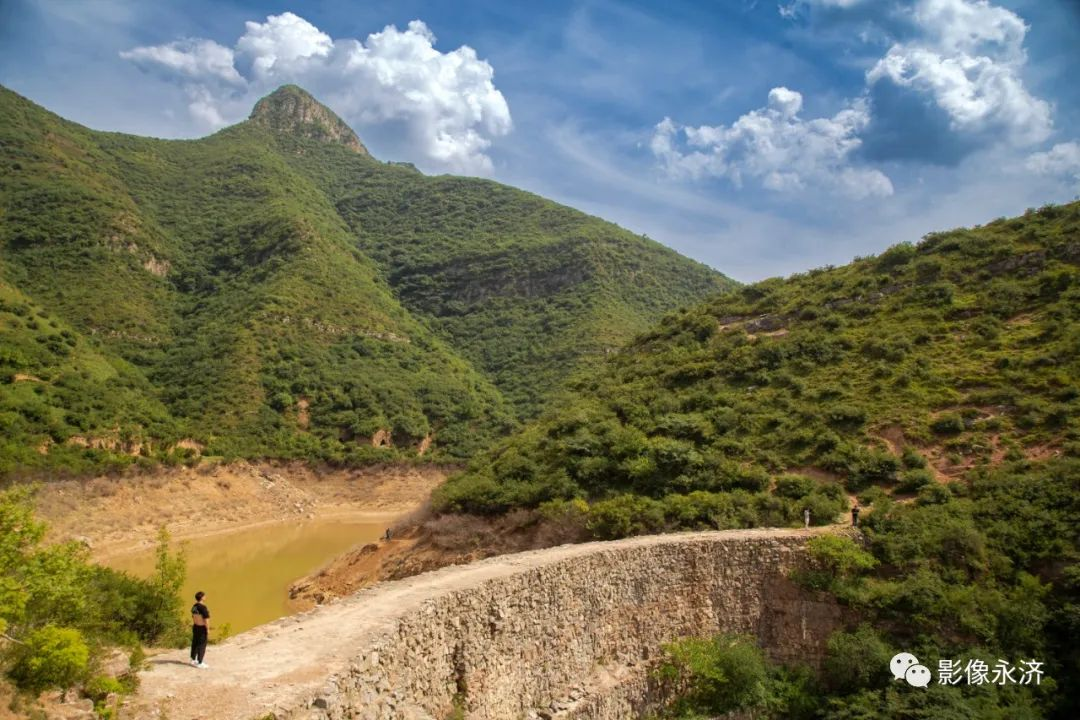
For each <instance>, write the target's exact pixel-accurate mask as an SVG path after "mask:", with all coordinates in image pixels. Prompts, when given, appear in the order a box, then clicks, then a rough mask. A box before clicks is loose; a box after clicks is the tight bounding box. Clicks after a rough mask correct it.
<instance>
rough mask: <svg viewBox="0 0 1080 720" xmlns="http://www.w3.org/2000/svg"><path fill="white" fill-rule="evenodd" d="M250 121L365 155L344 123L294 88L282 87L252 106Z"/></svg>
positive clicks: (320, 104)
mask: <svg viewBox="0 0 1080 720" xmlns="http://www.w3.org/2000/svg"><path fill="white" fill-rule="evenodd" d="M249 119H250V120H251V122H253V123H255V124H256V125H262V126H264V127H267V128H269V129H271V130H273V131H274V132H279V133H283V134H286V135H292V136H293V137H301V138H312V139H314V140H321V141H323V142H329V143H337V144H338V145H344V146H345V147H347V148H350V149H352V150H354V151H355V152H357V153H359V154H361V155H367V154H368V151H367V148H365V147H364V145H363V144H362V143H361V142H360V138H358V137H357V136H356V133H354V132H353V131H352V128H350V127H349V126H348V125H346V124H345V121H344V120H342V119H341V118H339V117H338V116H337V115H335V114H334V113H333V111H332V110H330V108H328V107H326V106H325V105H323V104H322V103H320V102H319V101H318V100H316V99H315V98H313V97H311V95H309V94H308V93H307V91H305V90H303V89H302V88H299V87H297V86H296V85H282V86H281V87H279V88H278V89H277V90H275V91H274V92H272V93H271V94H269V95H267V96H266V97H264V98H263V99H262V100H260V101H259V102H257V103H256V104H255V109H253V110H252V111H251V117H250V118H249Z"/></svg>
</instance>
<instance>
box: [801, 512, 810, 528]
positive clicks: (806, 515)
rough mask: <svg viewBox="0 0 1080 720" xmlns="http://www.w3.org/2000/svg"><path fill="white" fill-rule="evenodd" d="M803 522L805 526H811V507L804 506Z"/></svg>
mask: <svg viewBox="0 0 1080 720" xmlns="http://www.w3.org/2000/svg"><path fill="white" fill-rule="evenodd" d="M802 524H803V527H804V528H808V527H810V508H803V511H802Z"/></svg>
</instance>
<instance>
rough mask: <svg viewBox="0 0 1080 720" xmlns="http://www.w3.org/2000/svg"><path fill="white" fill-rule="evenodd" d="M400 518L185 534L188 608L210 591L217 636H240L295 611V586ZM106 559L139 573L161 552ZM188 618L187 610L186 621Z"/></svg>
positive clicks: (149, 567) (147, 572) (146, 570)
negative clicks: (292, 596) (291, 599)
mask: <svg viewBox="0 0 1080 720" xmlns="http://www.w3.org/2000/svg"><path fill="white" fill-rule="evenodd" d="M391 522H392V519H391V518H386V519H380V520H379V521H378V522H351V521H342V520H307V521H297V522H291V523H274V524H270V525H260V526H256V527H253V528H249V529H244V530H237V531H233V532H228V533H223V534H218V535H212V536H208V537H204V538H196V539H194V540H185V541H183V542H182V543H180V545H182V546H184V547H185V548H186V552H187V580H186V581H185V583H184V589H183V597H184V609H185V612H186V610H187V608H188V606H190V605H191V604H192V603H193V602H194V595H195V593H196V592H197V591H199V590H202V591H203V592H205V593H206V599H205V600H204V602H205V603H206V605H207V606H208V607H209V608H210V615H211V618H210V625H211V638H215V637H220V631H221V630H222V629H223V628H224V627H225V625H226V624H228V625H229V632H230V633H231V634H234V635H235V634H236V633H239V632H243V631H244V630H248V629H250V628H253V627H255V626H256V625H261V624H262V623H265V622H269V621H270V620H274V619H276V618H279V617H282V616H283V615H288V614H289V613H290V612H291V608H290V607H289V585H291V584H292V583H293V582H294V581H295V580H298V579H299V578H301V577H303V576H305V575H308V574H310V573H311V572H313V571H315V570H318V569H319V568H320V567H322V566H323V565H324V564H326V563H327V562H329V561H330V560H332V559H333V558H335V557H337V556H338V555H340V554H342V553H344V552H345V551H346V550H348V549H349V548H351V547H353V546H354V545H362V544H366V543H370V542H374V541H376V540H377V539H378V538H379V537H381V536H382V534H383V533H384V532H385V531H386V528H387V526H388V525H389V524H391ZM104 564H106V565H108V566H109V567H112V568H115V569H117V570H123V571H126V572H129V573H131V574H133V575H136V576H139V577H148V576H150V575H151V574H152V573H153V570H154V554H153V552H152V551H150V552H142V553H138V554H130V555H120V556H116V557H113V558H109V559H106V560H105V561H104ZM186 620H187V618H186V615H185V622H186Z"/></svg>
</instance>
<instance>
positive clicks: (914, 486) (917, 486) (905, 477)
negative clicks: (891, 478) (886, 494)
mask: <svg viewBox="0 0 1080 720" xmlns="http://www.w3.org/2000/svg"><path fill="white" fill-rule="evenodd" d="M933 482H935V479H934V474H933V473H932V472H930V471H929V470H925V469H922V468H919V469H915V470H905V471H904V472H902V473H900V479H899V480H898V481H897V483H896V491H897V492H902V493H913V492H918V491H919V490H921V489H922V488H923V487H924V486H926V485H929V484H931V483H933Z"/></svg>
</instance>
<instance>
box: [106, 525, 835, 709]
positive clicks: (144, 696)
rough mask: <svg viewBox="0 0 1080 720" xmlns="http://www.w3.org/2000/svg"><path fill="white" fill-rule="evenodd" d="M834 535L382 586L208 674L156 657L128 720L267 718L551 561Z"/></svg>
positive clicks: (289, 627)
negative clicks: (358, 662)
mask: <svg viewBox="0 0 1080 720" xmlns="http://www.w3.org/2000/svg"><path fill="white" fill-rule="evenodd" d="M835 529H836V528H835V526H832V527H830V526H826V527H818V528H811V529H809V530H801V529H800V530H792V529H755V530H729V531H723V532H719V533H718V532H704V533H679V534H670V535H652V536H647V537H638V538H630V539H626V540H617V541H614V542H592V543H581V544H577V545H562V546H559V547H555V548H549V549H546V550H535V551H531V552H525V553H519V554H516V555H502V556H499V557H494V558H489V559H487V560H483V561H480V562H477V563H473V564H471V565H463V566H454V567H447V568H442V569H440V570H436V571H434V572H429V573H425V574H423V575H417V576H415V577H411V578H407V579H405V580H397V581H393V582H386V583H380V584H378V585H375V586H373V587H371V588H368V589H366V590H363V591H361V592H358V593H356V594H355V595H352V596H350V597H348V598H343V599H340V600H337V601H335V602H333V603H331V604H328V605H323V606H320V607H318V608H315V609H314V610H311V611H309V612H307V613H303V614H301V615H294V616H292V617H289V618H283V619H282V620H278V621H275V622H273V623H270V624H267V625H262V626H260V627H257V628H254V629H252V630H249V631H247V632H245V633H242V634H240V635H237V636H236V637H234V638H230V639H229V640H227V641H225V642H224V643H222V644H221V645H215V646H213V647H211V648H210V651H209V653H208V654H207V660H206V661H207V663H208V664H210V666H211V668H210V669H209V670H199V669H196V668H193V667H191V666H190V665H189V664H188V658H187V652H186V651H183V650H181V651H176V652H171V653H169V654H166V655H159V656H157V657H155V658H154V659H153V660H151V667H150V669H149V670H146V671H144V672H142V673H140V675H139V678H140V681H141V683H140V687H139V691H138V694H137V695H135V696H134V697H133V698H132V699H131V700H130V701H129V703H128V707H127V708H125V712H124V717H130V718H135V719H144V718H145V719H149V718H164V717H168V718H169V720H210V719H211V718H213V719H214V720H231V719H234V718H235V719H236V720H251V719H252V718H258V717H263V716H265V715H266V714H267V713H270V712H273V711H274V709H275V708H277V707H282V706H286V705H289V704H291V703H290V702H289V701H290V700H291V699H293V698H297V697H303V696H305V695H310V694H311V693H314V692H316V691H318V690H319V689H320V688H321V687H322V686H323V684H324V683H325V681H326V679H327V678H328V677H329V676H330V675H332V674H334V673H337V672H343V671H345V670H346V669H347V666H348V662H349V660H350V658H352V657H354V656H356V655H357V654H358V653H360V651H362V650H363V648H365V647H367V646H368V645H370V644H371V643H372V642H373V641H374V640H376V639H377V638H378V637H379V636H380V635H382V634H384V633H387V632H391V631H392V630H393V629H394V627H395V622H396V621H397V620H398V619H400V618H403V617H406V616H408V615H410V614H412V613H416V612H418V611H420V609H421V605H422V604H423V603H424V601H425V600H429V599H432V598H436V597H440V596H443V595H445V594H447V593H450V592H453V591H455V590H462V589H466V588H469V587H474V586H476V585H478V584H481V583H484V582H486V581H488V580H491V579H494V578H499V577H506V576H510V575H513V574H516V573H522V572H527V571H529V570H531V569H533V568H536V567H541V566H544V565H547V564H550V563H555V562H560V561H562V560H566V559H570V558H575V557H581V556H583V555H587V554H589V553H594V552H597V551H602V550H605V549H611V548H614V547H644V546H648V545H652V544H660V543H669V542H683V541H685V540H686V539H688V538H695V537H702V538H705V537H714V536H724V537H727V538H732V539H741V538H774V537H782V536H789V537H791V536H808V535H817V534H821V533H827V532H832V531H835Z"/></svg>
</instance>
